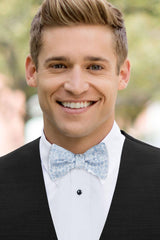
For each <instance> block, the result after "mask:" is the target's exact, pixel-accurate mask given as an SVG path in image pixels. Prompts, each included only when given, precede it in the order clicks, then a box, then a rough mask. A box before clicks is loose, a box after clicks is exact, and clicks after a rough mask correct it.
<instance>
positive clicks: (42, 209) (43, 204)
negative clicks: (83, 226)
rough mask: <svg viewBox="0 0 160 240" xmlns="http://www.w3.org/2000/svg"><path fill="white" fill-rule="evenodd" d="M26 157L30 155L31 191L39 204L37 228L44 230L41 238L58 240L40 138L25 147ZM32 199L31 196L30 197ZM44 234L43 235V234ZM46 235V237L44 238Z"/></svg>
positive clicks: (34, 199)
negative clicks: (47, 189) (40, 148)
mask: <svg viewBox="0 0 160 240" xmlns="http://www.w3.org/2000/svg"><path fill="white" fill-rule="evenodd" d="M25 153H26V157H27V155H28V159H29V161H28V164H29V165H30V166H32V168H31V169H30V172H29V179H30V180H29V184H30V191H31V194H32V196H33V202H34V203H35V202H36V204H37V206H36V209H37V211H38V214H37V219H36V221H37V228H39V231H40V232H41V231H42V234H41V237H42V238H40V239H45V240H57V237H56V232H55V228H54V225H53V222H52V218H51V214H50V210H49V205H48V200H47V195H46V190H45V183H44V179H43V173H42V167H41V160H40V153H39V139H37V140H35V141H33V142H32V143H31V144H29V145H28V148H27V147H26V148H25ZM30 199H31V197H30ZM42 235H43V236H42ZM43 237H44V238H43Z"/></svg>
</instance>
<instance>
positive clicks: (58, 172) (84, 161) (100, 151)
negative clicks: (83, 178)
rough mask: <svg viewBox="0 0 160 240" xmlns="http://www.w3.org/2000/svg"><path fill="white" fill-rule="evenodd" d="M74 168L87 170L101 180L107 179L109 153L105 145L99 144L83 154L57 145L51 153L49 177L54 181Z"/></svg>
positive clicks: (54, 145) (53, 146) (52, 148)
mask: <svg viewBox="0 0 160 240" xmlns="http://www.w3.org/2000/svg"><path fill="white" fill-rule="evenodd" d="M74 168H79V169H85V170H86V171H88V172H90V173H92V174H93V175H95V176H97V177H98V178H100V179H105V178H106V177H107V169H108V152H107V148H106V145H105V143H99V144H98V145H95V146H94V147H92V148H90V149H89V150H88V151H86V152H85V153H83V154H74V153H72V152H70V151H68V150H66V149H64V148H62V147H60V146H58V145H56V144H53V145H52V146H51V149H50V153H49V175H50V177H51V179H52V180H53V181H55V180H57V179H58V178H61V177H63V176H65V175H66V174H67V173H69V171H71V170H72V169H74Z"/></svg>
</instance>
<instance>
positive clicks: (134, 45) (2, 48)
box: [0, 0, 160, 122]
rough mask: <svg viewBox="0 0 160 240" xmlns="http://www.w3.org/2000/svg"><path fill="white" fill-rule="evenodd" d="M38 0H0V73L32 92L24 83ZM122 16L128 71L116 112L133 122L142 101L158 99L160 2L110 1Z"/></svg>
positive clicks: (29, 92) (16, 86) (20, 87)
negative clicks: (127, 51) (129, 70)
mask: <svg viewBox="0 0 160 240" xmlns="http://www.w3.org/2000/svg"><path fill="white" fill-rule="evenodd" d="M41 2H42V0H27V1H23V0H10V1H9V2H8V1H6V0H0V72H1V73H4V74H6V75H8V76H10V77H12V79H13V86H12V87H13V88H19V89H22V90H24V91H25V93H26V96H27V98H28V97H30V96H31V95H32V94H33V93H34V91H33V89H32V88H28V87H27V85H26V83H25V72H24V63H25V58H26V55H27V54H28V52H29V29H30V24H31V21H32V18H33V16H34V14H35V13H36V11H37V9H38V7H39V5H40V4H41ZM111 3H113V4H114V5H116V6H117V7H119V8H120V9H121V10H122V12H123V13H124V16H125V22H126V27H127V35H128V43H129V58H130V60H131V64H132V74H131V79H130V83H129V86H128V88H127V90H125V91H122V92H120V94H119V97H118V101H117V115H118V116H120V117H122V118H124V119H126V120H128V121H129V122H133V121H134V119H135V118H136V116H137V114H138V113H139V112H140V111H141V110H142V109H143V108H144V106H145V105H146V103H147V102H148V101H151V100H153V99H154V100H156V99H159V98H160V93H159V92H160V67H159V62H160V56H159V55H160V22H159V19H160V1H159V0H143V1H139V0H134V1H128V0H121V1H119V0H111Z"/></svg>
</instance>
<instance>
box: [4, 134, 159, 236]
mask: <svg viewBox="0 0 160 240" xmlns="http://www.w3.org/2000/svg"><path fill="white" fill-rule="evenodd" d="M123 134H124V135H125V136H126V140H125V143H124V147H123V152H122V156H121V164H120V171H119V175H118V181H117V185H116V189H115V193H114V196H113V201H112V204H111V207H110V211H109V214H108V218H107V220H106V223H105V226H104V229H103V231H102V234H101V237H100V240H160V150H159V149H158V148H154V147H151V146H149V145H147V144H145V143H142V142H140V141H138V140H135V139H133V138H132V137H130V136H128V135H127V134H126V133H124V132H123ZM0 240H57V237H56V233H55V229H54V226H53V223H52V218H51V215H50V211H49V206H48V202H47V196H46V192H45V186H44V180H43V175H42V169H41V161H40V155H39V139H37V140H35V141H33V142H31V143H29V144H27V145H25V146H23V147H21V148H19V149H18V150H16V151H14V152H12V153H10V154H8V155H6V156H3V157H1V158H0ZM66 240H69V239H66ZM75 240H76V239H75ZM82 240H83V239H82Z"/></svg>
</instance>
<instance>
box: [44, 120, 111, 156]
mask: <svg viewBox="0 0 160 240" xmlns="http://www.w3.org/2000/svg"><path fill="white" fill-rule="evenodd" d="M113 123H114V121H112V122H111V123H110V124H107V126H103V127H101V128H100V129H97V131H96V133H92V134H90V135H88V136H83V137H69V136H64V135H61V134H59V133H57V132H56V131H53V129H52V131H47V130H46V129H45V128H44V134H45V137H46V139H47V140H48V141H49V142H50V143H51V144H56V145H59V146H61V147H63V148H65V149H67V150H68V151H70V152H72V153H75V154H80V153H84V152H86V151H87V150H88V149H90V148H91V147H93V146H95V145H97V144H98V143H100V142H101V141H102V140H103V139H104V138H105V137H106V136H107V135H108V133H109V132H110V131H111V129H112V127H113Z"/></svg>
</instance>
